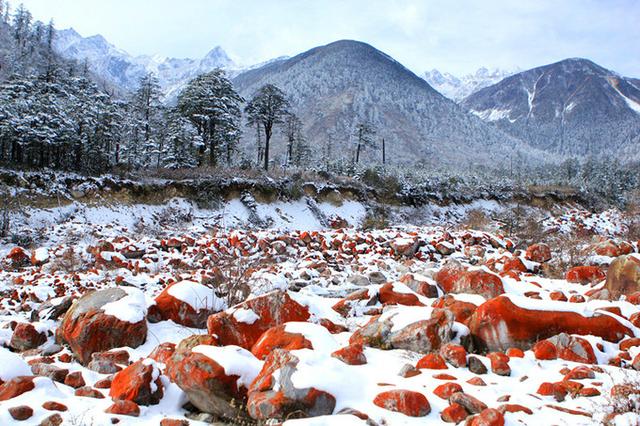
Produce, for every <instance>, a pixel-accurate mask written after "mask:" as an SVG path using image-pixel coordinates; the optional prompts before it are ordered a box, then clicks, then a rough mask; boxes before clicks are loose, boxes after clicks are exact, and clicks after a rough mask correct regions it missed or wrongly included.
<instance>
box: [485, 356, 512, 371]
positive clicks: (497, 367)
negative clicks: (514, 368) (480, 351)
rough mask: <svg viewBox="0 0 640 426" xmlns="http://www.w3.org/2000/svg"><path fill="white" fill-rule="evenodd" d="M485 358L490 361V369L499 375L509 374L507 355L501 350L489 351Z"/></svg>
mask: <svg viewBox="0 0 640 426" xmlns="http://www.w3.org/2000/svg"><path fill="white" fill-rule="evenodd" d="M487 358H489V361H491V371H492V372H493V373H494V374H497V375H499V376H510V375H511V367H509V357H508V356H507V355H505V354H503V353H501V352H491V353H490V354H487Z"/></svg>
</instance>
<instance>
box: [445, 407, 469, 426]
mask: <svg viewBox="0 0 640 426" xmlns="http://www.w3.org/2000/svg"><path fill="white" fill-rule="evenodd" d="M467 417H469V413H467V410H465V409H464V407H463V406H462V405H460V404H456V403H453V404H451V405H449V406H448V407H447V408H445V409H444V410H442V412H441V413H440V418H441V419H442V421H443V422H445V423H456V424H457V423H460V422H462V421H464V419H466V418H467Z"/></svg>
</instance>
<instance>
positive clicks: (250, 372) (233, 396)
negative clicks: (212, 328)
mask: <svg viewBox="0 0 640 426" xmlns="http://www.w3.org/2000/svg"><path fill="white" fill-rule="evenodd" d="M215 341H216V339H215V338H214V337H212V336H209V335H194V336H190V337H187V338H186V339H184V340H182V341H181V342H180V343H179V344H178V346H176V348H175V352H174V353H173V356H172V357H171V359H169V360H168V361H167V368H166V373H167V375H168V376H169V378H170V379H171V381H172V382H174V383H175V384H177V385H178V386H179V387H180V389H182V390H183V391H184V392H185V393H186V395H187V397H188V398H189V401H190V402H191V403H192V404H193V405H195V406H196V407H197V408H198V409H199V410H201V411H203V412H206V413H211V414H214V415H216V416H219V417H222V418H226V419H238V418H242V417H245V416H246V414H245V412H244V410H243V409H242V404H244V403H245V402H246V399H247V389H248V387H249V384H250V383H251V381H252V380H253V379H254V377H255V376H256V375H257V373H258V371H259V370H260V367H261V363H260V361H258V360H257V359H255V357H254V356H253V355H252V354H251V353H250V352H248V351H247V350H244V349H242V348H240V347H237V346H226V347H214V346H211V345H214V344H215ZM210 348H211V349H213V350H219V351H224V352H222V355H225V354H226V359H227V360H229V359H230V360H232V361H234V360H235V361H236V362H237V363H238V365H239V366H240V367H241V368H238V369H236V368H232V367H235V366H228V365H225V363H224V362H223V361H220V362H218V361H216V360H215V359H214V358H215V357H211V356H209V354H208V353H207V350H208V349H210ZM224 358H225V357H224V356H222V357H221V359H224ZM225 367H226V368H225ZM227 368H228V370H229V371H227ZM241 369H244V371H241ZM236 370H237V371H236Z"/></svg>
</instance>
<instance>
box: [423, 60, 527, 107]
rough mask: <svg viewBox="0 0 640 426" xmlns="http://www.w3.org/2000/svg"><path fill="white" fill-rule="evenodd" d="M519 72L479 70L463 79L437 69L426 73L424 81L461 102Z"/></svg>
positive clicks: (448, 96)
mask: <svg viewBox="0 0 640 426" xmlns="http://www.w3.org/2000/svg"><path fill="white" fill-rule="evenodd" d="M516 72H517V71H507V70H502V69H498V68H495V69H491V70H490V69H488V68H484V67H482V68H479V69H478V70H477V71H476V72H475V73H473V74H467V75H464V76H462V77H456V76H455V75H453V74H451V73H448V72H445V73H441V72H440V71H438V70H437V69H435V68H434V69H432V70H431V71H427V72H425V73H424V76H423V77H424V79H425V80H426V81H427V83H429V84H430V85H431V87H433V88H434V89H436V90H437V91H438V92H440V93H441V94H443V95H444V96H446V97H447V98H449V99H452V100H454V101H456V102H460V101H461V100H462V99H464V98H466V97H467V96H469V95H471V94H472V93H475V92H477V91H478V90H480V89H482V88H484V87H487V86H491V85H492V84H495V83H497V82H499V81H500V80H502V79H504V78H506V77H509V76H510V75H513V74H515V73H516Z"/></svg>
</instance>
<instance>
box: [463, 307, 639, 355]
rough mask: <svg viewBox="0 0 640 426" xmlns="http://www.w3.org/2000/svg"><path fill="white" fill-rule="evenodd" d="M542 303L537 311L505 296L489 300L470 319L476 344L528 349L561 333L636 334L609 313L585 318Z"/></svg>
mask: <svg viewBox="0 0 640 426" xmlns="http://www.w3.org/2000/svg"><path fill="white" fill-rule="evenodd" d="M531 302H532V301H528V303H531ZM539 303H540V307H541V309H539V310H538V309H536V310H534V309H525V308H522V307H520V306H518V305H516V304H515V303H513V302H512V301H511V299H510V298H509V297H506V296H500V297H496V298H494V299H491V300H488V301H486V302H485V303H483V304H482V305H480V306H479V307H478V309H477V310H476V311H475V312H474V314H473V315H472V317H471V319H470V320H469V329H470V332H471V336H472V338H473V342H474V344H475V345H476V347H477V348H479V349H480V350H488V351H505V350H507V349H509V348H520V349H524V350H526V349H530V348H531V347H532V346H533V345H534V344H535V343H536V342H538V341H539V340H542V339H547V338H549V337H552V336H555V335H556V334H560V333H567V334H578V335H594V336H599V337H602V338H603V339H605V340H607V341H610V342H618V341H620V340H621V339H622V338H623V337H625V336H627V335H629V336H630V335H633V333H632V331H631V330H630V329H629V328H627V327H625V326H624V325H622V324H621V323H620V322H618V321H617V320H616V319H615V318H613V317H611V316H609V315H604V314H598V313H595V314H594V316H591V317H585V316H582V315H580V314H578V313H576V312H569V311H548V310H544V309H543V308H544V306H545V302H544V301H540V302H539ZM556 303H559V302H556ZM567 305H570V304H567Z"/></svg>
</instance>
